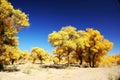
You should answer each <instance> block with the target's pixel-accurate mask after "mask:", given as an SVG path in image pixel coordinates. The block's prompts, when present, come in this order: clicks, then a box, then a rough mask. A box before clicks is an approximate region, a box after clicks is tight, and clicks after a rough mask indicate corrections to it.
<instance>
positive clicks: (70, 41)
mask: <svg viewBox="0 0 120 80" xmlns="http://www.w3.org/2000/svg"><path fill="white" fill-rule="evenodd" d="M77 37H78V34H77V32H76V28H74V27H72V26H66V27H63V28H62V29H61V30H60V31H58V32H55V31H54V32H53V33H51V34H49V36H48V41H49V42H50V43H51V44H52V46H54V47H58V48H61V47H63V48H64V50H65V51H67V52H66V53H65V55H67V57H68V66H70V54H71V52H72V51H74V50H75V49H76V44H75V43H74V39H76V38H77Z"/></svg>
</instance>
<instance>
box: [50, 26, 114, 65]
mask: <svg viewBox="0 0 120 80" xmlns="http://www.w3.org/2000/svg"><path fill="white" fill-rule="evenodd" d="M48 41H49V42H50V43H51V44H52V46H54V47H57V48H56V50H55V51H56V52H55V53H57V54H59V55H63V53H64V52H62V51H61V50H59V49H60V48H61V49H63V50H65V51H66V53H67V54H68V55H67V56H68V59H70V58H69V57H70V55H74V56H76V59H78V58H79V60H81V63H82V58H83V57H84V58H85V59H88V60H87V61H90V62H89V63H90V65H91V64H92V66H94V65H95V64H96V62H97V61H98V62H99V61H100V58H101V57H103V56H104V55H105V54H107V53H108V52H109V51H110V50H111V49H112V46H113V43H112V42H110V41H109V40H107V39H104V36H103V35H101V33H100V32H99V31H98V30H94V29H92V28H87V29H86V30H85V31H83V30H78V31H77V29H76V28H75V27H72V26H66V27H62V29H61V30H60V31H58V32H56V31H54V32H53V33H51V34H49V36H48ZM57 51H58V52H57ZM73 51H74V52H76V54H71V53H72V52H73Z"/></svg>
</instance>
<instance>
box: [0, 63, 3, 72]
mask: <svg viewBox="0 0 120 80" xmlns="http://www.w3.org/2000/svg"><path fill="white" fill-rule="evenodd" d="M3 69H4V67H3V63H2V62H0V71H1V70H3Z"/></svg>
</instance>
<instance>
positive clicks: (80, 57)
mask: <svg viewBox="0 0 120 80" xmlns="http://www.w3.org/2000/svg"><path fill="white" fill-rule="evenodd" d="M79 60H80V65H82V56H79Z"/></svg>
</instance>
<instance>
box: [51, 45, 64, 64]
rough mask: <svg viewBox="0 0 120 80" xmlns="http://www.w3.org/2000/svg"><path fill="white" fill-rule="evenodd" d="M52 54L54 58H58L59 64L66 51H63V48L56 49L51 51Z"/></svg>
mask: <svg viewBox="0 0 120 80" xmlns="http://www.w3.org/2000/svg"><path fill="white" fill-rule="evenodd" d="M53 53H54V54H55V55H56V57H58V59H59V63H60V62H61V60H62V58H63V57H65V56H66V55H65V53H66V51H65V49H64V48H63V47H57V48H56V49H55V50H54V51H53Z"/></svg>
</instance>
